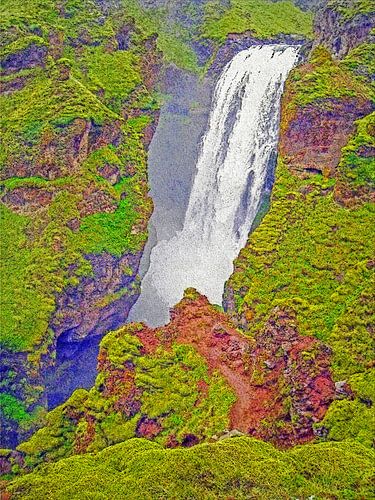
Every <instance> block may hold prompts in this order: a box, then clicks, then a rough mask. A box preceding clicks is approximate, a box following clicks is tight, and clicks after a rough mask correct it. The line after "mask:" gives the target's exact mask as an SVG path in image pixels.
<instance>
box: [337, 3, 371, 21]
mask: <svg viewBox="0 0 375 500" xmlns="http://www.w3.org/2000/svg"><path fill="white" fill-rule="evenodd" d="M327 7H329V8H330V9H332V10H335V11H336V12H338V13H340V14H341V16H342V22H346V21H350V20H351V19H353V17H356V16H359V15H361V14H370V13H371V12H374V5H373V3H372V2H371V0H329V1H328V3H327Z"/></svg>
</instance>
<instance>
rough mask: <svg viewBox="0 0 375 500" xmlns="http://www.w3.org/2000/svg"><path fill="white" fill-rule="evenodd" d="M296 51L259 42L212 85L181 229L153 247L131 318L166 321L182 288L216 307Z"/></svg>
mask: <svg viewBox="0 0 375 500" xmlns="http://www.w3.org/2000/svg"><path fill="white" fill-rule="evenodd" d="M297 57H298V47H292V46H285V45H264V46H256V47H251V48H250V49H247V50H244V51H242V52H240V53H239V54H237V55H236V56H235V57H234V58H233V59H232V61H231V62H230V63H228V64H227V66H226V67H225V68H224V70H223V72H222V74H221V76H220V78H219V81H218V83H217V85H216V88H215V92H214V96H213V105H212V110H211V114H210V119H209V124H208V128H207V131H206V134H205V136H204V138H203V141H202V146H201V151H200V155H199V158H198V162H197V167H196V168H197V172H196V176H195V179H194V183H193V186H192V191H191V195H190V200H189V205H188V208H187V211H186V215H185V220H184V225H183V227H182V229H181V231H179V232H178V233H177V234H176V235H175V236H174V237H173V238H171V239H169V240H162V241H159V242H158V243H157V245H156V246H155V247H154V248H153V249H152V252H151V257H150V267H149V269H148V271H147V273H146V275H145V276H144V278H143V281H142V293H141V296H140V298H139V300H138V302H137V304H136V305H135V307H134V309H133V311H132V312H131V316H130V319H131V320H133V321H134V320H137V321H138V320H139V321H141V320H144V321H146V322H147V323H148V324H150V326H157V325H160V324H163V323H166V322H167V321H168V318H169V316H168V310H169V307H171V306H173V305H174V304H176V303H177V302H178V301H179V300H180V299H181V297H182V295H183V291H184V290H185V289H186V288H187V287H194V288H196V289H197V290H198V291H199V292H201V293H203V294H204V295H206V296H207V297H208V299H209V300H210V301H211V302H212V303H217V304H221V302H222V294H223V290H224V284H225V281H226V280H227V279H228V278H229V276H230V274H231V272H232V271H233V260H234V259H235V258H236V256H237V255H238V253H239V251H240V250H241V248H243V246H244V245H245V243H246V240H247V237H248V234H249V231H250V229H251V225H252V223H253V221H254V218H255V216H256V214H257V210H258V208H259V203H260V201H261V196H262V192H263V189H264V185H265V180H266V176H267V171H268V166H269V163H270V160H271V158H272V157H273V156H275V154H276V151H277V141H278V128H279V114H280V100H281V95H282V91H283V85H284V82H285V80H286V77H287V75H288V73H289V71H290V70H291V68H292V67H293V65H294V64H295V62H296V60H297Z"/></svg>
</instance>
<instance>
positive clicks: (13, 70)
mask: <svg viewBox="0 0 375 500" xmlns="http://www.w3.org/2000/svg"><path fill="white" fill-rule="evenodd" d="M262 1H263V0H262ZM206 3H207V2H204V1H203V2H202V3H201V4H199V5H198V4H197V5H195V6H193V7H192V6H191V5H188V3H187V2H182V3H181V2H180V3H179V2H167V3H165V2H156V4H155V3H154V2H138V1H136V0H121V1H120V0H118V1H102V0H100V1H99V0H97V1H95V0H90V1H85V2H83V1H81V0H63V1H59V2H57V1H55V0H48V1H46V2H43V3H40V2H37V1H34V0H32V1H30V2H20V1H18V0H12V1H10V0H9V1H6V2H3V4H2V6H1V25H2V31H3V38H2V48H1V53H0V57H1V65H2V69H1V101H0V105H1V109H2V118H1V127H2V130H3V131H4V133H3V134H2V146H1V151H0V157H1V165H2V167H1V168H2V170H1V179H2V191H1V213H2V215H1V217H2V219H1V220H2V227H3V228H4V229H5V231H4V237H3V238H2V242H1V257H2V276H1V281H2V285H3V291H2V297H1V299H2V315H1V323H2V324H1V348H2V368H1V369H2V386H1V395H0V400H1V404H2V410H1V416H2V425H3V428H2V434H3V440H4V443H5V444H7V445H14V444H15V443H16V442H17V440H18V439H19V437H20V435H22V436H24V435H26V434H28V433H30V432H31V430H32V429H33V428H34V426H35V425H37V424H38V422H40V419H41V417H42V416H43V413H44V412H45V409H46V407H47V406H50V407H51V406H52V407H53V406H55V405H56V404H58V403H60V402H62V401H63V400H64V399H65V398H66V397H67V396H68V395H69V394H71V392H72V391H73V389H74V388H75V387H77V386H81V385H84V386H86V387H88V386H90V385H91V384H92V383H93V381H94V377H95V361H94V360H95V352H96V350H97V348H98V342H99V339H100V337H101V336H102V335H103V334H104V333H105V332H107V331H109V330H110V329H113V328H117V327H118V326H119V325H121V324H123V323H124V322H125V320H126V318H127V315H128V312H129V309H130V308H131V306H132V305H133V303H134V301H135V300H136V298H137V296H138V294H139V277H138V266H139V261H140V258H141V254H142V251H143V247H144V244H145V242H146V239H147V221H148V218H149V216H150V213H151V209H152V203H151V200H150V199H149V197H148V195H147V191H148V186H147V172H146V157H147V148H148V145H149V142H150V141H151V138H152V135H153V132H154V129H155V126H156V122H157V118H158V108H159V105H160V99H159V95H158V94H156V92H155V89H156V85H157V81H158V75H159V74H160V70H161V67H162V65H165V64H169V63H175V64H178V65H179V66H180V67H182V68H185V69H189V70H192V71H195V72H203V71H204V64H205V63H206V62H207V61H208V60H209V59H210V57H211V56H212V54H213V52H214V49H215V47H216V45H215V44H214V43H212V41H210V40H208V39H204V38H202V36H201V32H202V29H201V23H202V15H203V12H204V9H205V5H206ZM154 4H155V5H154ZM224 4H225V2H223V5H224ZM262 5H263V7H264V10H265V11H268V10H269V12H270V15H269V17H270V20H271V22H272V23H274V24H275V29H274V31H275V33H279V32H280V30H281V31H282V30H283V29H284V27H283V26H281V27H280V26H278V25H277V16H276V15H275V12H273V7H272V5H273V4H272V3H267V2H264V1H263V3H262ZM224 6H225V5H224ZM228 7H229V6H228V5H226V8H228ZM246 9H247V11H248V10H249V9H250V10H251V9H252V6H251V5H247V6H246ZM246 9H245V10H246ZM293 12H295V13H296V12H297V10H295V11H293ZM298 16H299V17H298V19H300V20H304V26H305V28H306V27H307V26H308V25H309V23H310V21H311V16H309V15H308V14H303V13H301V12H300V11H298ZM297 24H298V23H297ZM297 24H293V22H292V23H291V24H290V29H292V30H296V31H297V32H300V30H299V29H298V26H297ZM310 24H311V23H310ZM305 28H304V29H305ZM302 31H304V30H302Z"/></svg>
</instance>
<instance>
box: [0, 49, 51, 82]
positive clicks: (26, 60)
mask: <svg viewBox="0 0 375 500" xmlns="http://www.w3.org/2000/svg"><path fill="white" fill-rule="evenodd" d="M47 52H48V48H47V47H46V46H45V45H36V44H34V43H32V44H31V45H29V46H28V47H26V48H25V49H23V50H20V51H18V52H14V53H12V54H9V55H7V56H6V57H4V58H3V59H2V60H1V61H0V62H1V73H2V74H3V75H10V74H11V73H16V72H17V71H20V70H21V69H30V68H35V67H36V66H44V65H45V62H46V56H47Z"/></svg>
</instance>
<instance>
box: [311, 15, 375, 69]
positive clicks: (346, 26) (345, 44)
mask: <svg viewBox="0 0 375 500" xmlns="http://www.w3.org/2000/svg"><path fill="white" fill-rule="evenodd" d="M374 26H375V12H374V13H368V14H358V15H356V16H354V17H352V18H351V19H349V20H345V19H344V18H343V16H342V14H340V12H338V11H337V10H334V9H333V8H331V7H326V8H325V9H322V10H320V11H318V13H317V15H316V17H315V21H314V32H315V41H314V45H315V46H316V45H324V46H325V47H327V48H328V49H329V50H330V52H331V53H332V54H334V55H335V57H337V58H339V59H341V58H343V57H345V56H346V55H347V54H348V52H349V51H350V50H351V49H354V48H355V47H357V46H358V45H360V44H361V43H363V42H365V41H371V38H374V36H373V35H372V36H369V34H370V32H371V30H372V29H373V28H374Z"/></svg>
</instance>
